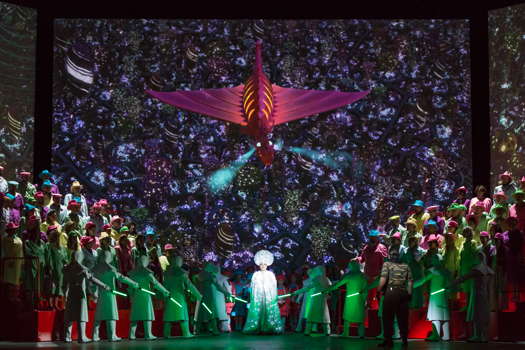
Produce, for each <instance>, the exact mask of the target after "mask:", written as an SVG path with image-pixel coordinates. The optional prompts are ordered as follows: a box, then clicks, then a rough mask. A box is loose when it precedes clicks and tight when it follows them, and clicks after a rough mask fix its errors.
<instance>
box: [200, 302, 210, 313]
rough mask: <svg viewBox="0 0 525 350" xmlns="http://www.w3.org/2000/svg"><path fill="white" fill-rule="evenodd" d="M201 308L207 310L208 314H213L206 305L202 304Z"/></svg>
mask: <svg viewBox="0 0 525 350" xmlns="http://www.w3.org/2000/svg"><path fill="white" fill-rule="evenodd" d="M202 306H204V308H205V309H206V310H208V312H209V313H210V314H213V312H211V310H210V308H209V307H208V305H206V304H205V303H202Z"/></svg>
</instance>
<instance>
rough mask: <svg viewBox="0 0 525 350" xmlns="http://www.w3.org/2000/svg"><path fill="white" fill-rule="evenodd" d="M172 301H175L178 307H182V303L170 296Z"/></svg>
mask: <svg viewBox="0 0 525 350" xmlns="http://www.w3.org/2000/svg"><path fill="white" fill-rule="evenodd" d="M170 300H171V301H173V302H174V303H175V304H177V306H178V307H182V305H181V304H180V303H179V302H178V301H177V300H175V299H173V298H170Z"/></svg>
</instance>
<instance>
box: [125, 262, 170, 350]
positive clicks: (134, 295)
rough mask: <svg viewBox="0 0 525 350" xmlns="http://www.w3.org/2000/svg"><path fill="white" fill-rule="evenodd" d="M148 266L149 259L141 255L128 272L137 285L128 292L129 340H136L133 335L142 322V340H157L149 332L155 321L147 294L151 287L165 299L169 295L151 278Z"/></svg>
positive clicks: (151, 274)
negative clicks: (129, 302)
mask: <svg viewBox="0 0 525 350" xmlns="http://www.w3.org/2000/svg"><path fill="white" fill-rule="evenodd" d="M148 265H149V257H148V256H147V255H141V256H140V257H139V259H138V261H137V265H136V266H135V268H134V269H133V270H131V271H130V272H129V278H131V279H132V280H133V281H135V282H137V283H138V284H139V288H138V289H134V290H130V297H131V312H130V317H129V320H130V326H129V339H131V340H133V339H136V337H135V333H136V331H137V323H138V322H139V321H142V322H143V324H144V339H145V340H154V339H157V337H155V336H154V335H153V333H152V332H151V325H152V321H154V320H155V313H154V311H153V302H152V301H151V294H150V293H148V292H147V291H151V290H152V288H151V286H153V287H154V288H155V289H156V290H158V291H160V292H161V293H162V294H163V295H164V296H166V297H168V296H169V294H170V292H169V291H168V290H167V289H166V288H164V287H163V286H162V284H160V282H159V281H157V279H156V278H155V276H153V271H151V270H150V269H148Z"/></svg>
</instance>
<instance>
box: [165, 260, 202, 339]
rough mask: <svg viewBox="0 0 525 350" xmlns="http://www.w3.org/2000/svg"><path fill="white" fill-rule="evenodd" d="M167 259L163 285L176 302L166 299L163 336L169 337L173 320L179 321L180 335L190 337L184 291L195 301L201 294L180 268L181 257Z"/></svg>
mask: <svg viewBox="0 0 525 350" xmlns="http://www.w3.org/2000/svg"><path fill="white" fill-rule="evenodd" d="M168 260H169V263H170V264H169V266H168V268H167V269H166V271H165V272H164V285H165V286H166V289H168V291H169V292H170V295H171V298H173V299H174V300H175V301H176V303H175V302H174V301H172V300H169V299H168V300H167V301H166V307H165V308H164V338H171V325H172V323H173V322H180V328H181V330H182V336H183V337H185V338H190V337H193V336H194V335H193V334H192V333H191V332H190V326H189V318H188V303H187V302H186V291H189V293H190V294H191V295H192V296H193V297H194V298H195V299H196V300H197V301H201V300H202V294H201V293H200V292H199V291H198V289H197V287H195V285H194V284H193V283H191V281H190V279H189V278H188V273H187V272H186V271H184V270H183V269H182V262H183V260H182V257H180V256H170V257H169V258H168Z"/></svg>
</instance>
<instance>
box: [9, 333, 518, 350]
mask: <svg viewBox="0 0 525 350" xmlns="http://www.w3.org/2000/svg"><path fill="white" fill-rule="evenodd" d="M378 343H379V341H377V340H372V339H371V340H360V339H353V338H340V337H336V336H331V337H324V336H313V337H306V336H304V335H302V334H287V335H280V336H247V335H243V334H241V333H233V334H224V335H221V336H218V337H213V336H198V337H195V338H192V339H174V340H164V339H161V340H155V341H143V340H136V341H128V340H123V341H121V342H116V343H111V342H106V341H101V342H97V343H88V344H78V343H77V342H73V343H71V344H66V343H62V342H39V343H13V342H0V349H20V350H22V349H35V348H38V349H57V348H74V349H86V350H91V349H93V350H106V349H107V350H115V349H126V350H127V349H136V350H157V349H158V350H161V349H162V350H165V349H170V350H175V349H176V350H180V349H227V350H242V349H250V350H252V349H253V350H277V349H302V350H321V349H322V350H326V349H341V350H346V349H352V350H354V349H355V350H365V349H379V348H378V347H377V344H378ZM524 346H525V343H524V342H522V343H499V342H498V343H488V344H471V343H466V342H446V343H428V342H425V341H422V340H413V341H409V347H408V348H409V349H414V350H416V349H417V350H426V349H440V350H448V349H458V350H459V349H467V350H468V349H472V350H483V349H503V350H504V349H519V348H521V349H523V348H524ZM399 348H401V346H400V344H396V345H395V346H394V349H399Z"/></svg>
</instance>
